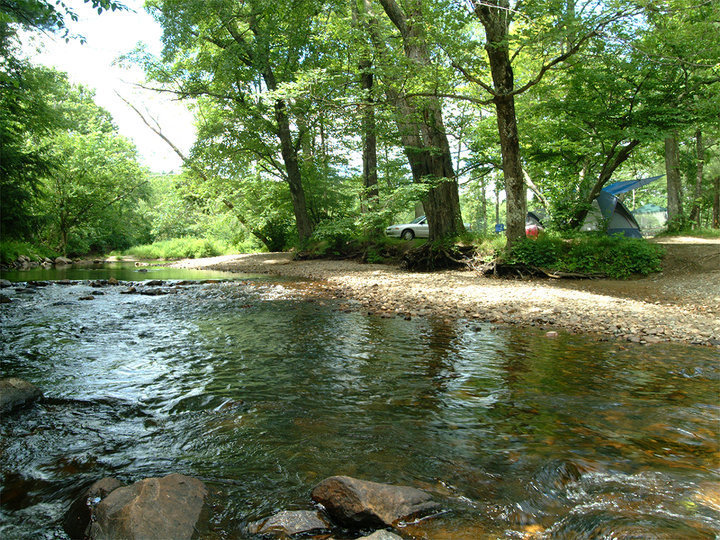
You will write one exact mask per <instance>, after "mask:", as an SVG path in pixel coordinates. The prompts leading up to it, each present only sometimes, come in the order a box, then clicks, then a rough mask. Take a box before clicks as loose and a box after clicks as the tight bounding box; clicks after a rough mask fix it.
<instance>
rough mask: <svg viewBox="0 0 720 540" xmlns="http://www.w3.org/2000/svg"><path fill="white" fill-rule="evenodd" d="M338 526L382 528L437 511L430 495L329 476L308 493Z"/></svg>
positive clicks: (412, 490)
mask: <svg viewBox="0 0 720 540" xmlns="http://www.w3.org/2000/svg"><path fill="white" fill-rule="evenodd" d="M312 499H313V501H315V502H317V503H320V504H322V505H323V506H324V507H325V509H326V510H327V512H328V514H329V515H330V517H331V518H332V519H333V520H334V521H337V523H339V524H340V525H343V526H346V527H353V528H364V527H385V526H389V525H393V524H394V523H397V522H398V521H400V520H403V519H409V518H412V517H418V516H422V515H426V514H429V513H432V512H434V511H437V510H439V508H440V505H439V504H438V503H436V502H435V501H433V500H432V498H431V496H430V494H428V493H427V492H425V491H422V490H420V489H416V488H413V487H409V486H393V485H390V484H379V483H377V482H369V481H366V480H358V479H357V478H351V477H349V476H331V477H330V478H326V479H325V480H323V481H322V482H320V483H319V484H318V485H317V486H315V488H313V490H312Z"/></svg>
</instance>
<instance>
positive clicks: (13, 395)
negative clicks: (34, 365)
mask: <svg viewBox="0 0 720 540" xmlns="http://www.w3.org/2000/svg"><path fill="white" fill-rule="evenodd" d="M40 397H42V392H41V391H40V390H38V388H37V387H36V386H34V385H32V384H30V383H29V382H27V381H24V380H22V379H16V378H14V377H13V378H9V379H0V413H8V412H10V411H12V410H13V409H16V408H18V407H22V406H23V405H25V404H26V403H29V402H31V401H34V400H36V399H38V398H40Z"/></svg>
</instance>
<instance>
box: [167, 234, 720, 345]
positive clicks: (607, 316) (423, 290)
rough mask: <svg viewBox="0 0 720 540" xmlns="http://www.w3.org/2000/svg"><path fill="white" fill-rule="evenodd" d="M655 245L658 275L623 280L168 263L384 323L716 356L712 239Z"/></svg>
mask: <svg viewBox="0 0 720 540" xmlns="http://www.w3.org/2000/svg"><path fill="white" fill-rule="evenodd" d="M663 243H667V244H668V245H667V248H666V249H667V256H666V261H665V263H666V264H665V269H664V270H663V272H662V273H661V274H655V275H651V276H648V277H645V278H641V279H634V280H628V281H616V280H550V279H533V280H527V281H525V280H507V279H497V278H492V277H483V276H481V275H479V274H477V273H475V272H472V271H469V270H465V271H459V270H453V271H443V272H433V273H415V272H408V271H405V270H401V269H399V268H397V267H394V266H387V265H378V264H360V263H357V262H354V261H335V260H310V261H296V260H293V258H292V255H291V254H289V253H258V254H244V255H228V256H223V257H213V258H207V259H189V260H183V261H178V262H176V263H174V264H173V266H177V267H185V268H206V269H213V270H227V271H233V272H247V273H262V274H272V275H278V276H286V277H297V278H305V279H311V280H316V281H318V282H319V286H320V287H321V289H322V290H323V291H324V294H327V295H328V296H333V297H338V298H345V299H347V300H349V301H351V302H352V305H354V306H356V307H357V308H358V309H363V310H367V311H368V312H372V313H377V314H379V315H382V316H393V317H395V316H398V317H406V318H407V317H409V318H412V317H422V316H436V317H443V318H448V319H467V320H477V321H488V322H492V323H497V324H513V325H519V326H535V327H541V328H547V329H548V330H559V331H568V332H576V333H577V332H582V333H591V334H595V335H596V336H597V338H598V339H619V340H624V341H630V342H635V343H658V342H663V341H680V342H685V343H691V344H696V345H705V346H711V347H717V348H718V349H720V239H711V240H705V239H684V240H680V241H677V239H668V240H666V241H663ZM348 305H349V306H351V303H349V304H348Z"/></svg>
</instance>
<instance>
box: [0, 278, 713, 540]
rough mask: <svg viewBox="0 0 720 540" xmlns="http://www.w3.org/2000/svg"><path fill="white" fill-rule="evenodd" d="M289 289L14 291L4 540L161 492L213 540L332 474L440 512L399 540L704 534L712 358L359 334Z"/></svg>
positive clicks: (697, 351) (360, 321) (390, 331)
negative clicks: (90, 506) (176, 476)
mask: <svg viewBox="0 0 720 540" xmlns="http://www.w3.org/2000/svg"><path fill="white" fill-rule="evenodd" d="M293 287H294V286H293V285H292V284H290V283H288V284H286V285H283V284H276V283H270V282H258V281H253V282H245V281H243V282H233V283H219V284H197V285H190V286H184V287H179V288H177V290H176V293H175V294H172V295H165V296H140V295H120V294H119V290H118V288H116V287H115V288H105V289H103V292H105V293H106V294H104V295H100V296H97V297H96V298H95V300H93V301H92V302H82V301H79V300H78V298H79V297H80V296H82V295H84V294H87V292H88V291H89V290H90V287H89V286H88V285H87V284H78V285H73V286H64V287H63V286H60V285H51V286H48V287H44V288H38V289H36V290H35V292H33V293H23V292H21V288H18V289H19V290H15V289H12V290H10V292H8V294H9V295H10V296H12V300H13V302H12V303H10V304H4V305H0V315H1V316H2V325H1V326H0V332H1V334H0V337H1V338H2V344H1V345H0V347H1V349H0V350H1V352H2V358H3V361H2V376H19V377H22V378H26V379H28V380H30V381H32V382H33V383H35V384H37V385H38V386H40V387H42V388H43V389H44V390H45V394H46V398H45V399H44V400H42V401H41V402H39V403H38V404H36V405H35V406H34V407H32V408H31V409H29V410H27V411H22V412H18V413H15V414H13V415H9V416H8V417H7V418H4V419H3V424H2V428H1V434H2V441H1V442H0V463H1V464H2V476H3V492H2V497H1V498H0V501H2V512H3V525H2V530H1V531H0V532H2V533H3V535H4V536H7V537H38V538H42V537H46V538H49V537H56V536H57V535H61V534H62V533H61V532H60V529H59V520H60V517H61V514H62V512H63V510H64V508H65V507H66V506H67V504H68V503H69V501H70V499H71V498H72V496H73V495H74V494H75V493H76V492H77V491H78V488H79V487H81V486H82V485H84V484H86V483H89V482H90V481H92V480H95V479H97V478H100V477H102V476H107V475H114V476H118V477H120V478H121V479H122V480H125V481H128V482H130V481H135V480H138V479H140V478H142V477H147V476H160V475H165V474H168V473H170V472H181V473H185V474H189V475H193V476H198V477H200V478H203V479H204V480H205V481H206V482H207V483H208V484H209V485H210V486H211V487H212V488H214V491H215V493H216V497H217V500H216V501H215V502H216V504H217V507H216V514H215V516H214V519H213V521H212V523H211V525H210V528H211V531H210V532H211V533H212V534H214V535H216V536H217V537H223V538H226V537H244V536H243V534H244V533H242V524H243V523H244V522H245V521H246V520H253V519H257V518H260V517H263V516H267V515H268V514H270V513H272V512H274V511H276V510H280V509H294V508H307V507H308V506H309V501H308V493H309V491H310V489H311V488H312V486H313V485H314V484H315V483H316V482H318V481H319V480H321V479H322V478H324V477H326V476H330V475H334V474H348V475H353V476H358V477H362V478H366V479H370V480H376V481H381V482H392V483H398V484H410V485H415V486H418V487H423V488H425V489H428V490H430V491H432V492H433V493H434V494H435V496H436V497H437V498H438V499H439V500H442V501H443V504H444V506H445V507H446V509H447V510H448V513H446V514H444V515H443V516H441V517H439V518H437V519H435V520H432V521H431V522H426V523H423V524H420V525H415V526H408V527H407V528H405V529H404V530H403V533H404V534H405V535H406V536H408V537H410V536H414V537H418V538H478V537H485V536H487V537H504V536H507V537H517V536H518V535H523V534H538V535H546V536H550V537H553V536H556V537H562V538H564V537H568V536H577V537H587V536H600V537H601V536H603V535H608V534H610V535H612V534H615V535H616V536H622V535H623V534H633V531H635V530H636V529H634V528H633V527H636V525H635V524H634V523H641V524H642V527H646V528H647V530H648V531H650V532H651V533H652V534H655V535H656V536H660V537H663V535H665V536H666V537H693V535H695V536H697V537H703V535H711V534H712V533H711V532H712V531H715V530H718V526H719V525H720V513H719V512H718V511H719V510H720V505H718V506H717V507H716V506H713V504H714V503H713V501H716V500H717V499H718V496H717V494H718V492H720V489H718V487H717V484H716V483H715V482H716V479H717V474H718V470H717V469H718V467H717V465H718V456H719V455H720V454H719V444H718V439H717V419H718V402H717V395H718V390H719V388H720V383H719V381H720V369H719V368H718V364H717V358H716V354H715V352H714V351H712V350H710V349H703V348H691V347H683V346H674V345H656V346H652V347H646V348H643V347H634V348H627V349H626V348H620V347H618V346H617V345H615V344H610V343H594V342H590V341H587V340H585V339H583V338H582V337H579V336H563V337H561V338H559V339H555V340H549V339H547V338H545V337H544V336H543V335H542V334H540V333H535V332H533V331H528V330H527V329H512V328H510V329H505V328H495V329H493V328H491V327H489V326H488V325H483V324H478V323H470V324H468V323H465V322H459V323H447V322H445V321H442V320H434V319H418V320H413V321H405V320H403V319H400V318H393V319H382V318H376V317H368V316H365V315H363V314H362V313H345V312H343V311H340V310H339V309H338V308H339V306H338V305H337V304H336V303H334V302H330V301H309V300H304V299H302V298H300V299H298V298H297V294H296V293H297V290H295V289H294V288H293ZM633 520H635V521H633ZM623 531H624V532H623Z"/></svg>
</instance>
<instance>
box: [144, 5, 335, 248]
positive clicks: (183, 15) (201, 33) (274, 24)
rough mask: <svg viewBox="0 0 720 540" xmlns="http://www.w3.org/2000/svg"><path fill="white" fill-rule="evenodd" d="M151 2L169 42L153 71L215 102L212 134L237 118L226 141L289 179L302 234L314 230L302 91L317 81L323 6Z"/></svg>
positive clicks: (210, 125)
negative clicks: (315, 69) (317, 39)
mask: <svg viewBox="0 0 720 540" xmlns="http://www.w3.org/2000/svg"><path fill="white" fill-rule="evenodd" d="M150 5H151V8H152V9H153V10H154V13H155V14H156V16H157V18H158V20H159V21H160V23H161V24H162V25H163V28H164V43H165V49H164V60H165V62H164V64H163V66H161V67H160V68H159V69H152V68H150V70H149V71H150V73H151V75H152V76H154V77H155V78H156V79H157V80H159V81H161V82H168V83H170V82H172V83H175V84H177V85H178V86H179V92H180V94H181V95H183V96H187V97H195V98H203V99H204V101H205V103H206V105H205V110H206V111H209V110H210V108H211V107H214V110H213V111H212V118H211V119H210V122H208V125H207V127H206V130H205V133H206V134H209V133H213V134H218V133H219V131H220V129H221V128H220V126H230V125H234V129H232V130H230V132H229V133H226V134H225V135H222V136H221V137H222V138H223V139H224V140H223V141H222V144H224V145H226V147H227V148H228V151H229V152H231V153H234V154H235V156H236V157H237V158H239V159H243V160H244V161H246V162H247V161H250V159H249V156H251V157H252V158H253V159H256V160H258V161H259V162H261V163H262V166H263V167H264V168H265V169H266V170H268V171H272V172H273V174H275V175H277V176H279V177H280V178H282V179H283V180H284V181H285V182H286V185H287V187H288V188H289V192H290V198H291V201H292V206H293V213H294V217H295V222H296V227H297V234H298V236H299V238H300V239H301V240H305V239H307V238H309V237H310V235H311V233H312V231H313V228H314V226H315V223H314V222H313V219H312V218H311V215H310V212H309V209H308V206H309V205H308V201H307V196H306V188H305V178H304V172H305V173H306V174H307V169H306V170H305V171H304V170H303V159H302V155H301V154H302V148H303V144H304V142H303V140H304V139H305V137H306V136H307V130H306V126H307V123H306V122H305V121H304V120H305V113H307V110H305V108H306V107H307V106H308V100H306V99H302V97H303V96H306V95H307V94H308V92H309V91H310V88H311V87H312V84H313V81H314V78H313V77H312V73H311V71H305V68H312V67H314V66H313V65H312V62H313V59H314V58H315V56H316V55H315V51H314V47H316V46H317V45H318V43H317V42H315V41H314V40H313V39H312V37H313V36H314V35H316V34H317V25H318V21H317V19H316V15H317V14H318V13H320V12H321V10H322V8H323V6H322V5H321V4H319V3H316V2H309V1H302V2H296V3H294V4H293V5H292V6H290V5H284V4H283V5H278V4H277V3H274V4H271V3H270V2H267V1H265V0H253V1H251V2H244V3H237V2H232V1H225V2H214V3H212V4H206V3H200V2H194V1H177V0H173V1H156V2H152V3H151V4H150ZM271 14H272V15H271ZM308 74H309V75H308ZM206 120H207V118H206ZM218 142H220V141H218ZM241 156H242V157H241Z"/></svg>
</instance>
